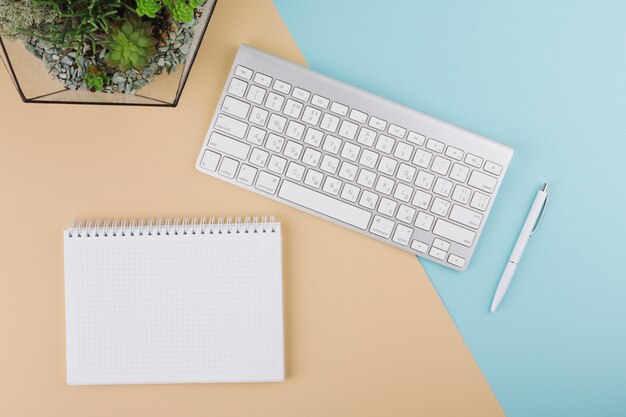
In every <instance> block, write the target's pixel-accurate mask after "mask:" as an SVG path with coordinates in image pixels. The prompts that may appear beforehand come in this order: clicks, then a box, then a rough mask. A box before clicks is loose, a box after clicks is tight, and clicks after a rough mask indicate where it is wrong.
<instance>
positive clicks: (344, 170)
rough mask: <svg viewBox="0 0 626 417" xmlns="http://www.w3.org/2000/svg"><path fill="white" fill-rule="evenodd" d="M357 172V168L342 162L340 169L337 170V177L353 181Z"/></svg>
mask: <svg viewBox="0 0 626 417" xmlns="http://www.w3.org/2000/svg"><path fill="white" fill-rule="evenodd" d="M358 171H359V167H357V166H356V165H353V164H351V163H349V162H342V164H341V169H339V176H340V177H341V178H344V179H346V180H348V181H354V179H355V178H356V173H357V172H358Z"/></svg>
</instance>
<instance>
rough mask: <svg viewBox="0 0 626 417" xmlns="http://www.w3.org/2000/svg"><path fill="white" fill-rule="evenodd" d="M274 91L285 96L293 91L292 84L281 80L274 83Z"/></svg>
mask: <svg viewBox="0 0 626 417" xmlns="http://www.w3.org/2000/svg"><path fill="white" fill-rule="evenodd" d="M274 90H276V91H280V92H281V93H283V94H289V92H290V91H291V84H288V83H286V82H284V81H281V80H276V81H274Z"/></svg>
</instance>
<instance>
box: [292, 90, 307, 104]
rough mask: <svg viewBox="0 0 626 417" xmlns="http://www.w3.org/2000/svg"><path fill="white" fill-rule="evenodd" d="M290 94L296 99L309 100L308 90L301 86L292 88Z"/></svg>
mask: <svg viewBox="0 0 626 417" xmlns="http://www.w3.org/2000/svg"><path fill="white" fill-rule="evenodd" d="M292 95H293V96H294V97H295V98H297V99H298V100H302V101H309V97H311V93H310V92H308V91H306V90H303V89H301V88H298V87H296V88H294V89H293V93H292Z"/></svg>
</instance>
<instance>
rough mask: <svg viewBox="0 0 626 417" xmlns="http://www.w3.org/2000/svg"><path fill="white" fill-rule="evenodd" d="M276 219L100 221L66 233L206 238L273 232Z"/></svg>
mask: <svg viewBox="0 0 626 417" xmlns="http://www.w3.org/2000/svg"><path fill="white" fill-rule="evenodd" d="M277 224H278V223H277V222H276V219H275V218H274V217H273V216H271V217H269V218H268V217H267V216H264V217H262V218H261V219H260V220H259V218H258V217H246V218H245V219H244V220H243V221H242V219H241V217H236V218H235V219H234V221H233V218H232V217H228V218H226V219H224V218H223V217H219V218H217V219H215V218H213V217H211V218H209V219H207V218H205V217H202V218H200V219H198V218H196V217H194V218H192V219H188V218H186V219H182V220H181V219H174V220H172V219H157V220H153V219H148V220H145V219H141V220H138V221H137V220H130V221H128V220H121V221H119V220H113V221H109V220H105V221H101V220H97V221H87V222H83V221H80V222H72V223H70V224H69V226H68V228H67V230H66V231H65V232H66V235H67V236H68V237H117V236H161V235H198V234H200V235H204V234H231V233H274V232H276V225H277Z"/></svg>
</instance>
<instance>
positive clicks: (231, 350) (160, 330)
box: [64, 219, 285, 385]
mask: <svg viewBox="0 0 626 417" xmlns="http://www.w3.org/2000/svg"><path fill="white" fill-rule="evenodd" d="M64 241H65V309H66V332H67V334H66V344H67V346H66V348H67V383H68V384H69V385H94V384H156V383H191V382H196V383H202V382H268V381H281V380H283V379H284V376H285V373H284V344H283V303H282V255H281V252H282V243H281V225H280V223H277V222H275V221H273V219H271V220H269V221H268V220H265V219H264V220H262V221H258V220H256V219H255V220H250V219H247V220H246V221H230V220H227V221H222V220H217V221H212V220H209V221H205V220H199V221H197V220H192V221H187V220H185V221H174V222H170V221H157V222H153V221H148V222H143V221H142V222H130V223H129V222H121V223H117V222H114V223H112V224H109V223H100V222H97V223H87V224H85V225H83V224H79V225H74V224H71V225H70V226H69V227H68V228H67V230H65V231H64Z"/></svg>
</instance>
